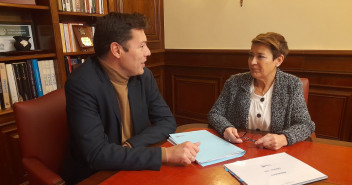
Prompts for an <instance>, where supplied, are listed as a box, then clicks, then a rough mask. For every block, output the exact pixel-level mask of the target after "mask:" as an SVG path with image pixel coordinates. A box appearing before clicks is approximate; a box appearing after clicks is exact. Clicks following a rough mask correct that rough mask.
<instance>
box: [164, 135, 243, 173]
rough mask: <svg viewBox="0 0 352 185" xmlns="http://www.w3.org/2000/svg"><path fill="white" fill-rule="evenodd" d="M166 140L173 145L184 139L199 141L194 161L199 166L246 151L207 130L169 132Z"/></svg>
mask: <svg viewBox="0 0 352 185" xmlns="http://www.w3.org/2000/svg"><path fill="white" fill-rule="evenodd" d="M168 141H169V142H170V143H172V144H174V145H177V144H181V143H184V142H186V141H190V142H192V143H196V142H200V143H201V144H200V146H199V149H200V150H199V152H198V154H197V156H196V161H197V163H198V164H200V165H201V166H208V165H211V164H215V163H219V162H223V161H226V160H230V159H234V158H237V157H242V156H243V155H244V154H245V153H246V151H244V150H242V149H241V148H239V147H237V146H235V145H233V144H232V143H230V142H227V141H225V140H223V139H222V138H220V137H218V136H216V135H214V134H212V133H210V132H208V131H207V130H198V131H192V132H182V133H176V134H170V137H169V139H168Z"/></svg>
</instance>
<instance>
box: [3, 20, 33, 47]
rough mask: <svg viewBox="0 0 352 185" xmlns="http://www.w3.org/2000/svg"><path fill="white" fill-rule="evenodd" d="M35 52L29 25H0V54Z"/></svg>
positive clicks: (31, 29)
mask: <svg viewBox="0 0 352 185" xmlns="http://www.w3.org/2000/svg"><path fill="white" fill-rule="evenodd" d="M29 50H35V43H34V38H33V27H32V25H31V24H9V23H6V24H5V23H4V24H2V23H0V52H9V51H29Z"/></svg>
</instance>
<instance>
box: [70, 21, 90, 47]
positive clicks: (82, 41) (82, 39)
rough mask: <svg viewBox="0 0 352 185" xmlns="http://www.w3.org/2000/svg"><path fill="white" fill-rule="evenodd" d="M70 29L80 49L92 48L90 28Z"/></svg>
mask: <svg viewBox="0 0 352 185" xmlns="http://www.w3.org/2000/svg"><path fill="white" fill-rule="evenodd" d="M72 29H73V33H74V34H75V37H76V39H77V41H78V43H79V46H80V47H81V48H82V49H84V48H91V47H93V34H92V28H91V27H89V26H83V25H73V26H72Z"/></svg>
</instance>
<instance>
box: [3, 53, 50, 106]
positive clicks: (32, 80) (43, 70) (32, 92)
mask: <svg viewBox="0 0 352 185" xmlns="http://www.w3.org/2000/svg"><path fill="white" fill-rule="evenodd" d="M0 78H1V87H0V89H1V90H0V101H1V109H7V108H10V107H11V106H12V105H13V104H14V103H16V102H21V101H26V100H31V99H35V98H38V97H40V96H43V95H45V94H47V93H49V92H51V91H54V90H56V89H57V84H56V75H55V69H54V61H53V60H40V61H38V60H37V59H31V60H26V61H19V62H14V63H10V64H5V63H0Z"/></svg>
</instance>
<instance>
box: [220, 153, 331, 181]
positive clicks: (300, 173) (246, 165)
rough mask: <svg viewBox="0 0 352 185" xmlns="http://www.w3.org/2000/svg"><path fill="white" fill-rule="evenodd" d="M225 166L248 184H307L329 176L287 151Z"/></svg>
mask: <svg viewBox="0 0 352 185" xmlns="http://www.w3.org/2000/svg"><path fill="white" fill-rule="evenodd" d="M224 167H225V170H226V171H229V172H230V173H231V174H232V175H233V176H235V177H236V178H237V179H238V180H239V181H240V182H241V183H242V184H248V185H290V184H307V183H311V182H314V181H319V180H323V179H327V178H328V176H326V175H325V174H323V173H321V172H319V171H318V170H316V169H315V168H313V167H311V166H309V165H308V164H306V163H304V162H302V161H300V160H298V159H296V158H294V157H292V156H291V155H288V154H287V153H285V152H283V153H278V154H273V155H267V156H263V157H257V158H253V159H248V160H243V161H237V162H234V163H229V164H225V165H224Z"/></svg>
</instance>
